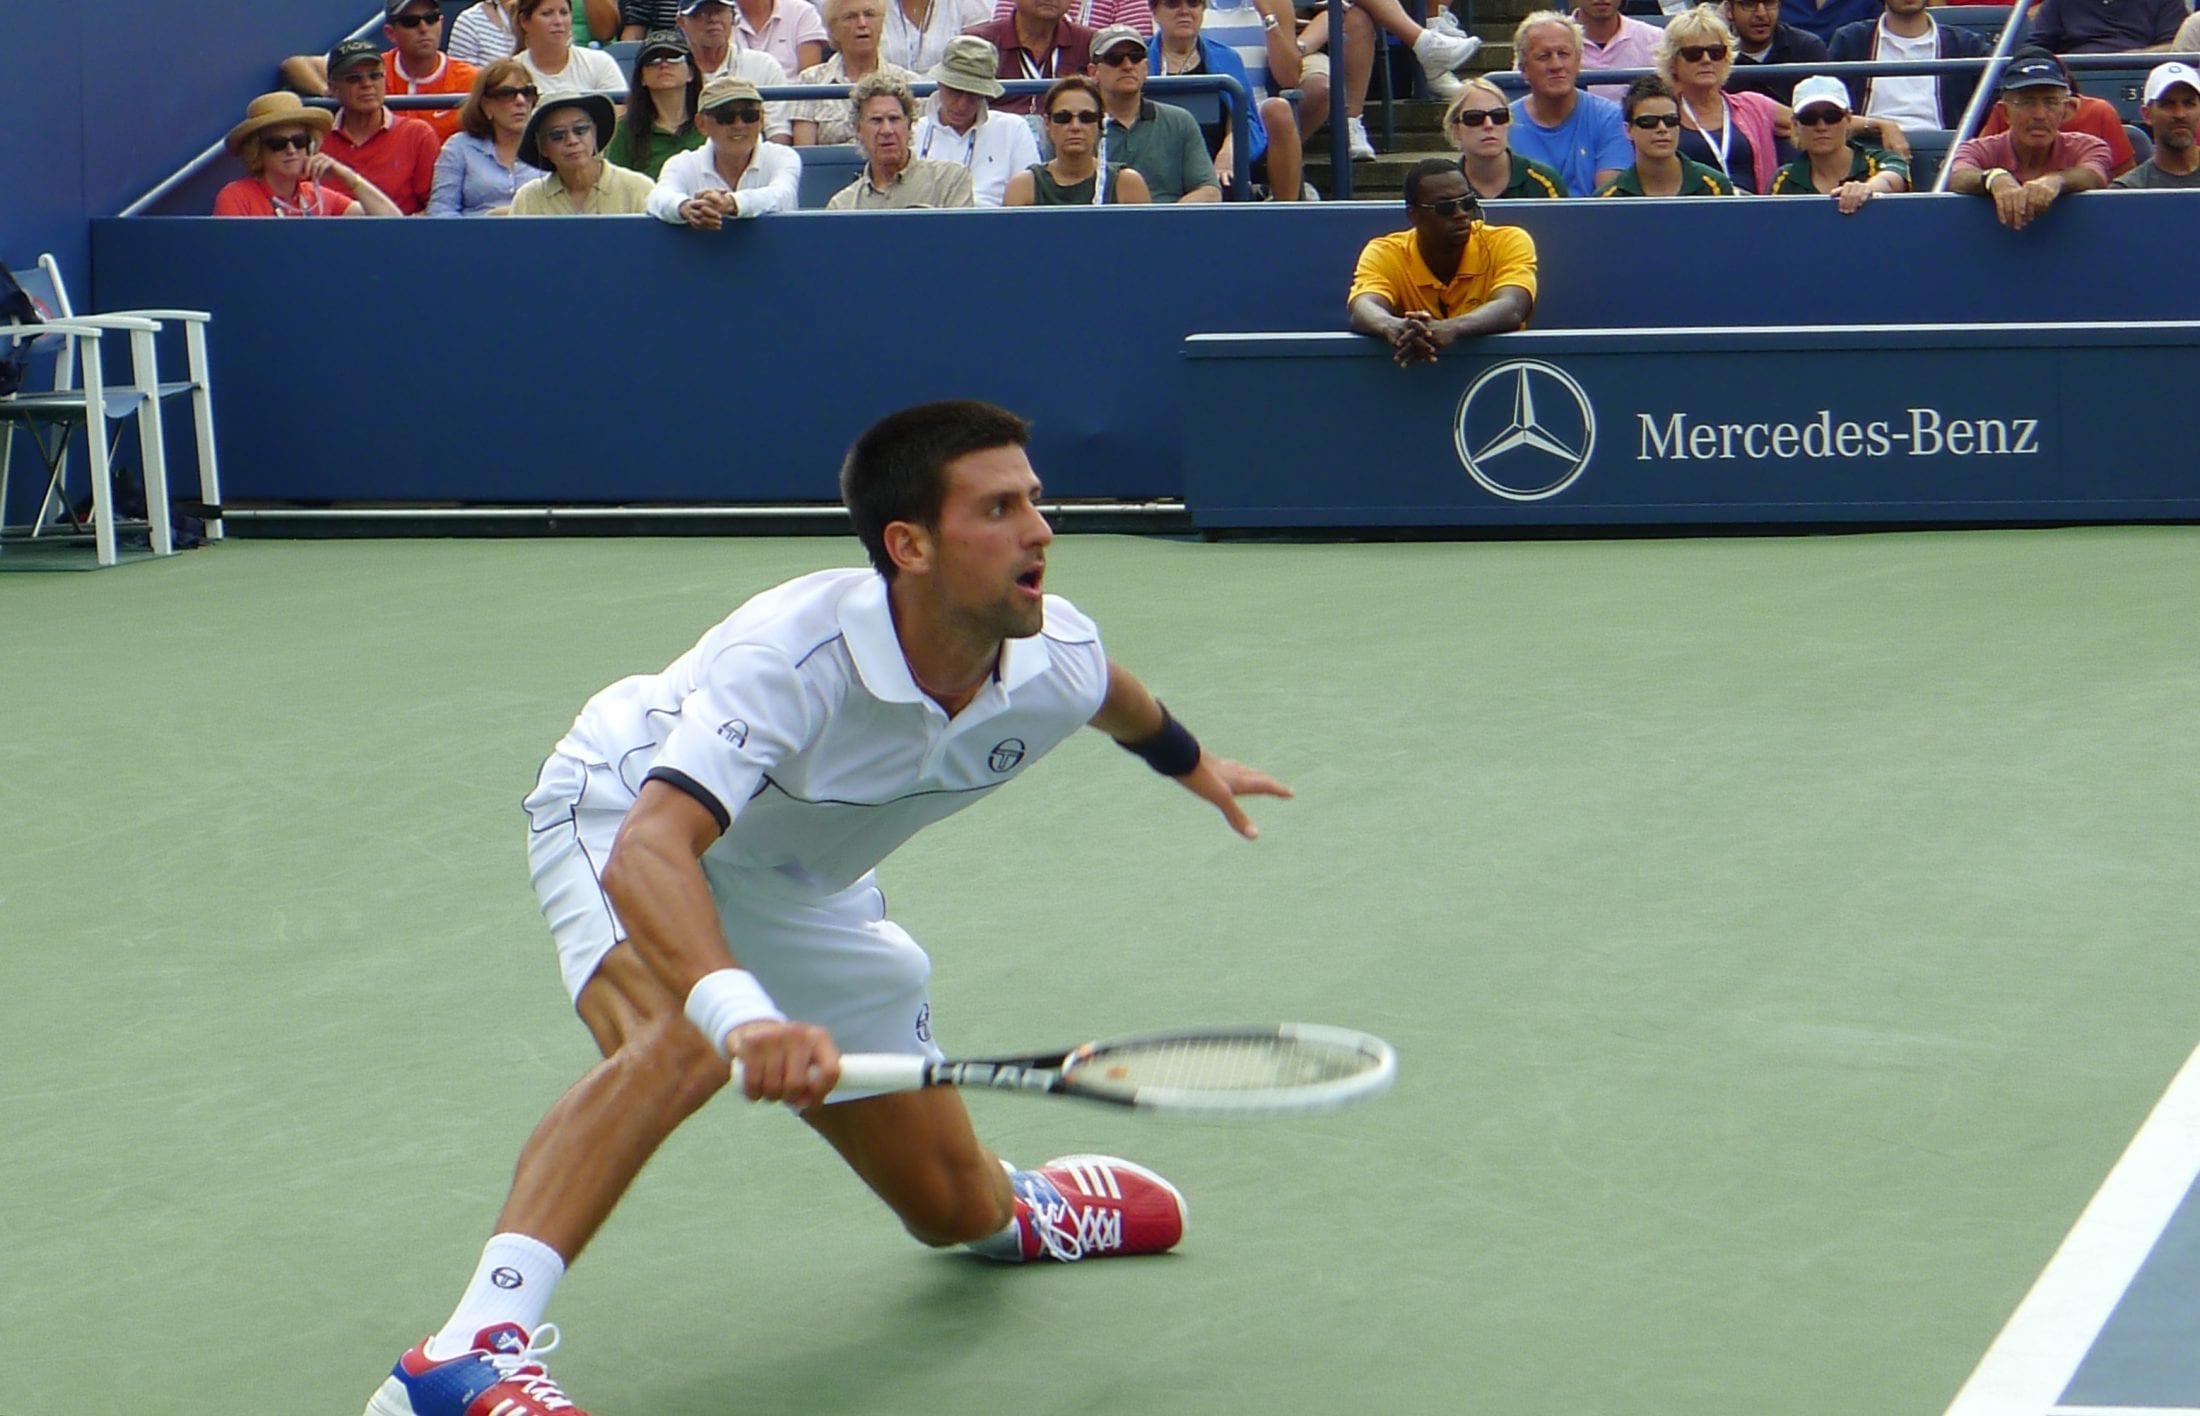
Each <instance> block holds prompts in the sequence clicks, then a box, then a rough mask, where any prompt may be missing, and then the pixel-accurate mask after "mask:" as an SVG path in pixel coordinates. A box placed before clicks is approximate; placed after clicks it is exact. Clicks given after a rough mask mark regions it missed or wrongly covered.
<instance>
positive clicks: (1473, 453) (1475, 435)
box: [1452, 359, 1597, 501]
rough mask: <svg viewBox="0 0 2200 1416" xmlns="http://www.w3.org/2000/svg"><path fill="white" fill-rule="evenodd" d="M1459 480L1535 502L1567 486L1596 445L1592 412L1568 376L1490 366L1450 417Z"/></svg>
mask: <svg viewBox="0 0 2200 1416" xmlns="http://www.w3.org/2000/svg"><path fill="white" fill-rule="evenodd" d="M1452 444H1453V446H1455V447H1456V448H1458V450H1459V462H1460V464H1461V465H1462V466H1464V467H1465V468H1466V469H1467V475H1468V476H1469V477H1472V478H1473V479H1474V480H1475V481H1476V482H1477V483H1479V484H1480V485H1481V486H1482V488H1483V490H1485V491H1487V492H1489V493H1491V494H1492V495H1494V496H1500V497H1503V498H1505V500H1507V501H1541V500H1543V499H1544V498H1545V497H1553V496H1557V495H1558V494H1559V493H1560V492H1563V491H1565V490H1566V489H1567V488H1568V487H1570V486H1572V485H1573V484H1574V479H1575V478H1577V477H1579V476H1580V475H1581V473H1582V469H1583V468H1585V467H1587V466H1588V465H1589V456H1590V454H1591V453H1593V452H1595V451H1596V446H1597V415H1596V410H1595V409H1594V408H1592V407H1590V406H1589V395H1588V394H1587V393H1585V392H1583V391H1582V387H1581V385H1580V384H1578V383H1576V382H1574V376H1573V375H1572V374H1569V373H1567V372H1566V371H1565V370H1564V369H1561V368H1559V367H1558V366H1557V365H1555V364H1546V363H1544V362H1543V361H1542V360H1540V359H1507V360H1506V361H1505V362H1503V363H1501V364H1492V365H1490V367H1488V368H1487V369H1484V370H1483V371H1482V372H1481V373H1480V374H1479V375H1477V376H1476V378H1475V380H1474V382H1473V383H1470V384H1468V385H1467V391H1466V392H1465V393H1463V394H1461V395H1460V396H1459V411H1458V412H1457V413H1456V414H1454V415H1453V417H1452Z"/></svg>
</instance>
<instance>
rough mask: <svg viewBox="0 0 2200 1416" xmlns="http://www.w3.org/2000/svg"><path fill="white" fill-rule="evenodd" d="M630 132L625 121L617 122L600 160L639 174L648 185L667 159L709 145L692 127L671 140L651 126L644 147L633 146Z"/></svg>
mask: <svg viewBox="0 0 2200 1416" xmlns="http://www.w3.org/2000/svg"><path fill="white" fill-rule="evenodd" d="M633 132H634V130H633V129H632V128H630V127H628V126H627V124H626V122H625V120H624V119H621V120H620V122H619V126H618V129H617V130H616V131H615V132H613V133H612V135H611V144H610V146H608V147H606V148H605V149H604V150H603V155H604V158H605V160H606V161H609V162H615V163H617V164H618V165H619V166H621V167H624V168H628V169H630V170H632V171H635V172H639V173H641V174H642V175H643V176H644V177H647V178H649V179H651V180H652V181H654V180H655V179H656V178H657V177H658V176H660V175H661V174H662V173H663V172H664V170H665V162H666V160H667V159H668V158H671V157H672V156H674V155H675V154H678V153H683V152H693V151H694V150H695V149H697V148H699V147H701V146H702V145H703V144H705V143H707V142H709V141H710V139H709V138H706V137H704V136H703V130H702V129H700V128H695V127H690V128H689V129H688V130H687V131H686V132H685V133H682V134H680V135H679V136H677V137H675V136H674V135H672V134H671V133H668V132H666V131H665V130H664V129H662V128H660V127H658V126H657V125H656V124H654V123H652V124H650V125H649V139H648V141H647V142H646V143H637V142H635V141H634V138H633Z"/></svg>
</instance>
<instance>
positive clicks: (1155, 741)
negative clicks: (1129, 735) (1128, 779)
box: [1116, 704, 1199, 777]
mask: <svg viewBox="0 0 2200 1416" xmlns="http://www.w3.org/2000/svg"><path fill="white" fill-rule="evenodd" d="M1160 706H1161V728H1160V731H1158V732H1156V733H1155V734H1154V735H1153V736H1152V737H1149V738H1143V739H1141V740H1139V741H1138V742H1123V741H1122V740H1120V739H1118V740H1117V742H1116V746H1118V747H1120V748H1122V749H1123V750H1124V751H1125V752H1128V753H1130V754H1132V755H1133V756H1135V757H1141V758H1144V759H1145V762H1146V765H1147V766H1148V767H1151V768H1153V769H1154V771H1156V772H1159V773H1160V774H1161V775H1162V776H1164V777H1181V776H1183V775H1184V774H1185V773H1186V772H1189V771H1191V770H1192V769H1193V768H1195V767H1197V766H1198V765H1199V739H1198V738H1195V737H1193V736H1192V733H1191V730H1190V729H1189V728H1187V727H1185V726H1184V725H1183V724H1182V723H1180V722H1178V721H1177V720H1176V719H1175V718H1173V717H1171V716H1169V709H1168V706H1167V705H1166V704H1163V705H1160Z"/></svg>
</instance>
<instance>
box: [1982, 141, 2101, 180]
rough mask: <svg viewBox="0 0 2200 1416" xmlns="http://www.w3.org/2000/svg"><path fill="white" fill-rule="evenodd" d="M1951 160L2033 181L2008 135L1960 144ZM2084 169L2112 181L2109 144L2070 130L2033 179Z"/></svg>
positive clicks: (2057, 142)
mask: <svg viewBox="0 0 2200 1416" xmlns="http://www.w3.org/2000/svg"><path fill="white" fill-rule="evenodd" d="M1948 161H1949V162H1951V163H1953V164H1954V165H1955V166H1956V167H1958V168H1964V167H1975V168H1977V169H1978V170H1979V171H1981V172H1988V171H1991V170H1993V169H1994V168H1996V167H1999V168H2003V169H2004V170H2006V171H2007V172H2008V173H2009V174H2010V175H2011V176H2013V177H2015V178H2016V179H2017V180H2018V181H2020V182H2023V181H2029V180H2031V179H2030V178H2027V177H2026V176H2025V175H2024V170H2023V169H2022V168H2021V167H2019V166H2018V165H2017V149H2016V144H2014V143H2012V142H2011V141H2009V135H2008V134H2007V133H2002V134H2000V135H1998V136H1995V137H1991V138H1972V139H1970V140H1969V141H1968V142H1962V143H1958V144H1956V150H1955V151H1954V152H1952V153H1950V154H1949V155H1948ZM2081 166H2083V167H2091V168H2093V169H2094V170H2095V171H2097V172H2099V173H2100V174H2101V179H2102V180H2103V181H2104V182H2105V181H2106V180H2108V167H2109V162H2108V144H2107V143H2104V142H2102V141H2101V140H2100V139H2099V138H2096V137H2094V136H2093V135H2092V134H2091V133H2073V132H2070V131H2068V130H2067V129H2066V130H2064V131H2062V132H2059V133H2057V134H2055V142H2054V145H2053V146H2052V147H2051V148H2049V149H2048V153H2047V162H2046V164H2045V165H2044V166H2042V167H2041V168H2039V169H2038V170H2037V171H2035V172H2034V173H2033V174H2032V176H2034V177H2038V176H2043V175H2045V174H2046V173H2049V172H2063V171H2067V170H2068V169H2070V168H2073V167H2081Z"/></svg>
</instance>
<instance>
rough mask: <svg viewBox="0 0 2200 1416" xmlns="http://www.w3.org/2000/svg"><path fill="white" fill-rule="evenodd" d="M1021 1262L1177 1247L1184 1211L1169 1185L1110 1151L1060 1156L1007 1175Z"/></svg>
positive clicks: (1186, 1212) (1187, 1217) (1181, 1199)
mask: <svg viewBox="0 0 2200 1416" xmlns="http://www.w3.org/2000/svg"><path fill="white" fill-rule="evenodd" d="M1009 1184H1010V1186H1011V1187H1012V1188H1013V1189H1014V1190H1015V1191H1016V1220H1017V1230H1018V1232H1019V1233H1020V1234H1021V1235H1022V1237H1023V1247H1024V1257H1025V1258H1026V1259H1039V1258H1047V1259H1056V1260H1059V1261H1061V1262H1063V1263H1072V1262H1074V1261H1076V1260H1078V1259H1101V1258H1110V1257H1113V1256H1114V1255H1117V1254H1160V1253H1166V1252H1167V1251H1168V1250H1170V1249H1173V1248H1175V1247H1176V1244H1177V1241H1178V1240H1179V1239H1182V1238H1183V1237H1184V1229H1185V1226H1186V1225H1188V1224H1189V1223H1190V1222H1191V1210H1190V1209H1189V1208H1188V1207H1187V1206H1186V1205H1185V1203H1184V1196H1183V1194H1182V1193H1181V1192H1180V1191H1178V1189H1177V1188H1176V1186H1174V1185H1171V1184H1170V1183H1169V1182H1168V1181H1166V1180H1164V1179H1162V1178H1161V1177H1160V1176H1158V1175H1156V1174H1154V1173H1153V1172H1152V1171H1151V1170H1148V1169H1147V1168H1146V1167H1145V1166H1143V1165H1134V1164H1132V1163H1131V1162H1130V1161H1127V1160H1122V1159H1119V1158H1117V1157H1115V1156H1112V1155H1065V1156H1061V1157H1059V1158H1057V1159H1054V1160H1050V1161H1048V1162H1047V1163H1046V1164H1045V1165H1042V1166H1040V1167H1039V1168H1038V1169H1037V1170H1019V1171H1017V1172H1015V1173H1014V1174H1013V1175H1011V1176H1010V1177H1009Z"/></svg>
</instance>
